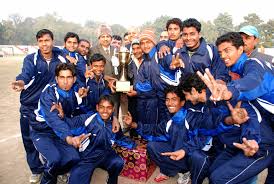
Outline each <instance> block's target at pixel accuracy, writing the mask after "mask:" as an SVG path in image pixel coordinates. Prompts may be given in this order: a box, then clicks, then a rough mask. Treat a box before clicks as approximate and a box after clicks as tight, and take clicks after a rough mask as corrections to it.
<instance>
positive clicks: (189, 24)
mask: <svg viewBox="0 0 274 184" xmlns="http://www.w3.org/2000/svg"><path fill="white" fill-rule="evenodd" d="M182 24H183V25H182V29H184V28H185V27H187V28H189V27H194V28H195V29H196V30H197V31H198V33H200V32H201V27H202V25H201V23H200V22H199V21H198V20H196V19H194V18H189V19H186V20H184V21H183V23H182Z"/></svg>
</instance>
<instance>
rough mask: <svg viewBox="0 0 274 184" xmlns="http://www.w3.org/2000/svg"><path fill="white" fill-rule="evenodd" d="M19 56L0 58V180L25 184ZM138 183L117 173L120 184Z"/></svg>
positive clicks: (98, 174) (98, 182)
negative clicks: (16, 89)
mask: <svg viewBox="0 0 274 184" xmlns="http://www.w3.org/2000/svg"><path fill="white" fill-rule="evenodd" d="M22 60H23V58H22V57H14V56H13V57H4V58H3V57H2V58H0V122H1V123H0V130H1V131H0V150H1V151H0V163H1V165H0V184H11V183H12V184H27V183H28V178H29V175H30V171H29V168H28V166H27V163H26V160H25V152H24V148H23V144H22V140H21V134H20V126H19V93H16V92H14V91H12V90H11V82H12V81H13V80H14V79H15V77H16V75H17V74H18V73H20V71H21V67H22ZM157 174H159V169H158V168H157V169H156V171H155V172H154V174H153V175H152V176H151V177H150V179H149V180H148V181H147V182H146V183H147V184H150V183H154V182H153V178H154V177H155V176H156V175H157ZM265 174H266V172H264V173H263V174H261V175H260V177H259V182H258V183H263V181H264V176H265ZM105 178H106V172H104V171H103V170H101V169H97V170H96V171H95V173H94V175H93V178H92V182H91V183H95V184H104V183H105ZM176 181H177V177H174V178H170V179H169V180H167V181H166V182H164V183H163V184H175V183H176ZM141 183H142V182H136V181H134V180H130V179H127V178H124V177H119V184H141ZM204 183H206V182H204Z"/></svg>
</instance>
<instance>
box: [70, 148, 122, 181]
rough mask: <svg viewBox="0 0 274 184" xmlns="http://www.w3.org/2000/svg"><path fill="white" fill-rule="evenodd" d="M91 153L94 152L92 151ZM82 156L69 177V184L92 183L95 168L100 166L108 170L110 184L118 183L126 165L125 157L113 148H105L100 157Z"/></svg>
mask: <svg viewBox="0 0 274 184" xmlns="http://www.w3.org/2000/svg"><path fill="white" fill-rule="evenodd" d="M90 154H93V152H91V153H90ZM91 158H92V159H89V158H84V157H83V158H82V159H81V161H80V162H79V163H78V164H77V165H75V166H74V167H73V168H72V170H71V172H70V177H69V184H79V183H81V184H90V180H91V177H92V174H93V172H94V170H95V169H96V168H98V167H100V168H102V169H104V170H106V171H107V172H108V175H109V178H108V180H107V183H108V184H117V183H118V176H119V174H120V172H121V171H122V169H123V167H124V161H123V159H122V158H121V157H120V156H118V155H117V154H116V152H115V151H113V150H105V151H104V153H102V154H100V157H98V158H94V157H91Z"/></svg>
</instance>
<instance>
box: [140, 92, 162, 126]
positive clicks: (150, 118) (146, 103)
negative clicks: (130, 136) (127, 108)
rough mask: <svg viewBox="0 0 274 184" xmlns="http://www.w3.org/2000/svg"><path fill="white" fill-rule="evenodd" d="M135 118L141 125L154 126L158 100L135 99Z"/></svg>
mask: <svg viewBox="0 0 274 184" xmlns="http://www.w3.org/2000/svg"><path fill="white" fill-rule="evenodd" d="M137 116H138V119H139V121H140V122H142V123H143V124H156V123H157V122H158V99H157V97H154V98H153V97H151V98H137Z"/></svg>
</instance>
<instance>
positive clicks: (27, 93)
mask: <svg viewBox="0 0 274 184" xmlns="http://www.w3.org/2000/svg"><path fill="white" fill-rule="evenodd" d="M52 52H53V56H52V59H51V61H50V63H49V64H48V63H47V62H46V61H45V59H44V58H43V56H42V55H41V52H40V50H38V51H37V52H35V53H33V54H29V55H27V56H26V57H25V59H24V62H23V68H22V72H21V73H20V74H19V75H18V76H17V77H16V80H23V81H24V83H25V88H24V90H23V91H22V92H21V94H20V103H21V107H20V127H21V134H22V139H23V144H24V147H25V150H26V157H27V162H28V165H29V167H30V169H31V172H32V173H34V174H38V173H41V172H43V167H42V164H41V162H40V160H39V154H38V152H37V151H36V149H35V147H34V145H33V143H32V140H31V139H30V130H29V123H30V122H29V121H30V117H29V115H30V114H31V113H33V111H34V110H35V109H36V108H37V104H38V100H39V97H40V94H41V92H42V90H43V89H44V87H45V86H46V84H48V83H49V82H53V81H54V77H55V68H56V66H57V65H58V64H59V63H61V62H66V60H65V58H63V57H62V53H61V50H60V49H58V48H57V47H54V48H53V50H52Z"/></svg>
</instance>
